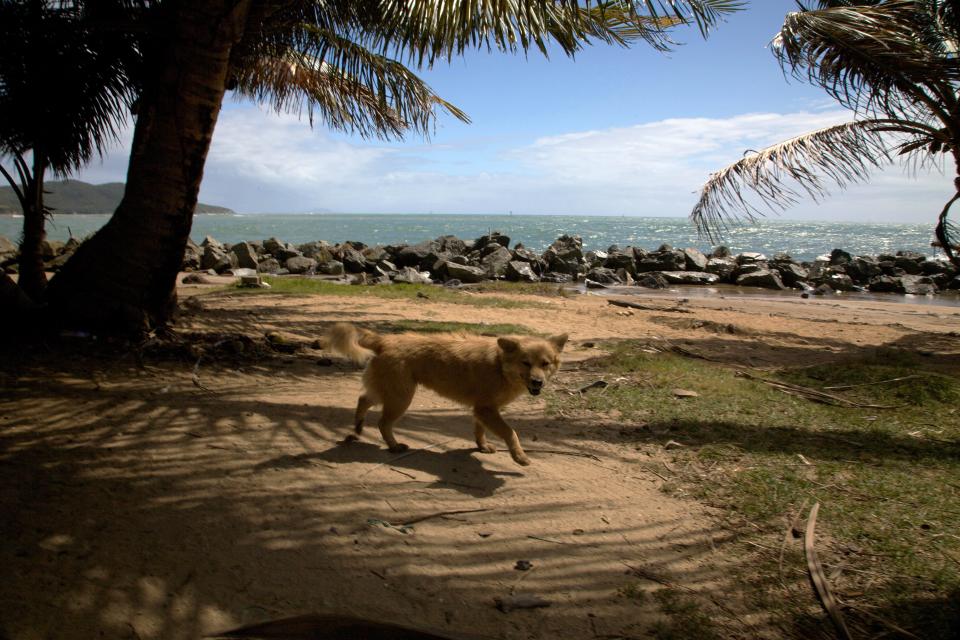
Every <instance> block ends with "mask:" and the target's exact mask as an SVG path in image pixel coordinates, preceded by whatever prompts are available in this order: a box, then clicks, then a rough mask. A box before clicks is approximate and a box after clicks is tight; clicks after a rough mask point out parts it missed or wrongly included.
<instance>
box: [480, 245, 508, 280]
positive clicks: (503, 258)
mask: <svg viewBox="0 0 960 640" xmlns="http://www.w3.org/2000/svg"><path fill="white" fill-rule="evenodd" d="M483 253H484V256H483V258H482V259H481V260H480V266H481V267H482V268H483V269H484V270H486V272H487V277H489V278H499V277H500V276H502V275H503V274H505V273H506V272H507V265H508V264H509V263H510V261H511V260H513V254H512V253H510V250H509V249H507V248H506V247H505V246H503V245H501V244H497V243H492V244H490V245H488V246H487V247H486V248H485V249H484V250H483Z"/></svg>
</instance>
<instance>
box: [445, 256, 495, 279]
mask: <svg viewBox="0 0 960 640" xmlns="http://www.w3.org/2000/svg"><path fill="white" fill-rule="evenodd" d="M444 270H445V271H446V273H447V276H449V277H450V278H455V279H457V280H459V281H460V282H482V281H483V280H484V278H485V276H486V273H487V272H486V270H484V269H481V268H480V267H472V266H470V265H467V264H457V263H456V262H451V261H449V260H447V261H446V262H445V263H444Z"/></svg>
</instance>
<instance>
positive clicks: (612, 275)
mask: <svg viewBox="0 0 960 640" xmlns="http://www.w3.org/2000/svg"><path fill="white" fill-rule="evenodd" d="M584 278H586V279H587V280H588V281H589V282H594V283H599V284H604V285H610V284H623V281H622V280H620V278H619V277H618V276H617V272H616V271H614V270H613V269H608V268H606V267H596V268H594V269H590V270H589V271H587V273H586V275H585V276H584Z"/></svg>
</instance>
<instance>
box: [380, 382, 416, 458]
mask: <svg viewBox="0 0 960 640" xmlns="http://www.w3.org/2000/svg"><path fill="white" fill-rule="evenodd" d="M416 390H417V388H416V386H415V385H414V386H411V387H409V388H405V387H394V388H392V389H391V390H390V394H389V395H388V396H386V397H385V398H384V399H383V413H381V414H380V423H379V424H378V425H377V426H379V427H380V435H381V436H383V441H384V442H386V443H387V447H388V448H389V449H390V451H391V452H393V453H400V452H401V451H406V450H407V449H409V448H410V447H408V446H407V445H405V444H403V443H401V442H397V439H396V438H394V437H393V425H394V424H395V423H396V422H397V420H399V419H400V416H402V415H403V414H404V412H405V411H406V410H407V407H409V406H410V401H411V400H413V393H414V392H415V391H416Z"/></svg>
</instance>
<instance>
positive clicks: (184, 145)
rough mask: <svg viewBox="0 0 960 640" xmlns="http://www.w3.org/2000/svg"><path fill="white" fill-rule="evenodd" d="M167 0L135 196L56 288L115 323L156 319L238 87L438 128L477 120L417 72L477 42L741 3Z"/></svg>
mask: <svg viewBox="0 0 960 640" xmlns="http://www.w3.org/2000/svg"><path fill="white" fill-rule="evenodd" d="M154 4H155V5H157V9H158V11H157V14H158V19H157V20H156V21H155V22H154V24H153V25H152V26H153V28H154V30H153V31H152V32H151V33H150V36H149V43H150V44H149V46H147V47H146V49H145V54H144V55H145V64H146V69H147V72H146V73H145V78H146V80H145V82H144V85H143V88H142V94H141V99H140V104H139V109H138V116H137V123H136V128H135V130H134V140H133V149H132V153H131V158H130V165H129V169H128V174H127V184H126V191H125V195H124V198H123V200H122V201H121V203H120V206H119V207H118V208H117V211H116V212H115V214H114V216H113V217H112V218H111V220H110V221H109V222H108V223H107V225H105V226H104V227H103V228H102V229H101V230H100V231H99V232H98V233H97V234H96V235H95V236H94V237H93V238H92V239H91V240H90V241H88V242H86V243H84V245H83V246H81V247H80V249H78V251H77V253H76V254H75V255H74V257H73V258H72V259H71V260H70V261H69V262H68V263H67V265H66V266H65V268H64V269H63V270H62V271H61V272H60V273H58V275H57V276H56V277H55V278H54V279H53V280H52V281H51V283H50V291H49V299H50V301H51V304H53V305H55V307H56V312H57V313H58V314H60V315H61V317H63V318H65V319H66V320H67V321H68V322H71V323H73V324H80V325H86V326H88V327H95V328H98V329H100V330H111V331H142V330H146V329H150V328H153V327H157V326H161V325H163V324H165V323H166V322H167V320H168V319H169V318H170V314H171V311H172V309H173V308H174V304H175V284H176V275H177V272H178V268H179V266H180V261H181V258H182V254H183V249H184V247H185V244H186V241H187V239H188V235H189V233H190V227H191V222H192V216H193V210H194V206H195V205H196V200H197V193H198V191H199V186H200V180H201V177H202V173H203V166H204V161H205V158H206V153H207V150H208V149H209V146H210V140H211V137H212V135H213V129H214V126H215V125H216V121H217V115H218V113H219V109H220V104H221V102H222V100H223V97H224V94H225V92H226V90H227V89H228V88H236V89H237V90H238V91H239V92H240V93H242V94H245V95H249V96H252V97H253V98H255V99H258V100H262V101H269V102H270V103H271V104H272V105H273V106H274V107H276V108H277V109H283V110H292V111H294V112H298V113H302V112H303V111H306V113H307V115H308V116H309V117H310V118H311V121H312V120H313V118H314V116H318V117H319V118H320V119H321V120H322V121H323V122H324V123H325V124H326V125H328V126H331V127H334V128H339V129H343V130H347V131H353V132H357V133H359V134H361V135H368V136H378V137H388V138H389V137H399V136H401V135H403V134H404V133H406V132H409V131H412V132H414V133H415V134H428V133H429V132H430V130H431V127H432V125H433V123H434V122H435V119H436V117H437V111H438V109H442V110H446V111H448V112H450V113H451V114H452V115H453V116H454V117H457V118H460V119H466V116H465V115H464V114H463V113H462V112H460V111H459V110H458V109H456V108H454V107H453V106H452V105H449V104H448V103H446V102H444V101H443V100H442V99H441V98H440V97H439V96H437V95H436V94H435V93H434V92H433V91H432V90H430V88H429V87H428V86H426V85H425V84H424V83H423V82H422V81H421V80H420V79H419V78H417V76H416V75H415V74H414V73H413V72H412V71H410V67H413V68H423V67H427V66H430V65H432V64H433V63H435V62H436V61H440V60H445V59H450V58H452V57H453V56H456V55H460V54H462V53H463V52H464V51H466V50H467V49H472V48H478V47H486V48H489V49H497V50H500V51H508V52H515V51H528V50H530V49H536V50H540V51H542V52H544V53H546V52H547V50H548V46H549V45H550V44H551V43H554V44H556V45H559V47H560V48H561V49H562V50H563V51H564V52H565V53H567V54H570V55H572V54H573V53H574V52H576V51H577V50H578V49H580V48H581V47H583V46H584V45H586V44H588V43H591V42H593V41H600V42H608V43H615V44H620V45H627V44H630V43H632V42H634V41H636V40H643V41H646V42H649V43H650V44H652V45H653V46H655V47H657V48H667V47H669V46H670V44H671V40H670V37H669V33H670V29H671V27H674V26H676V25H678V24H687V23H695V24H696V25H697V26H698V27H699V28H700V29H701V31H702V32H704V33H705V32H706V30H707V29H708V28H709V27H711V26H712V25H714V24H715V23H716V22H717V21H718V20H719V19H720V18H721V17H722V16H723V15H724V14H726V13H728V12H730V11H731V10H733V9H735V8H736V7H737V6H738V5H739V4H740V3H739V2H738V1H736V0H682V1H681V0H644V1H639V0H601V1H599V2H591V3H586V4H584V3H580V2H575V1H574V0H525V1H524V2H517V3H503V2H495V1H493V0H479V1H476V0H474V1H472V2H454V1H442V0H437V1H436V2H416V3H414V2H406V1H402V0H315V1H312V2H310V1H305V0H301V1H288V2H279V3H278V2H266V1H262V0H203V1H196V2H175V1H174V0H163V1H162V2H156V3H154Z"/></svg>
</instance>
